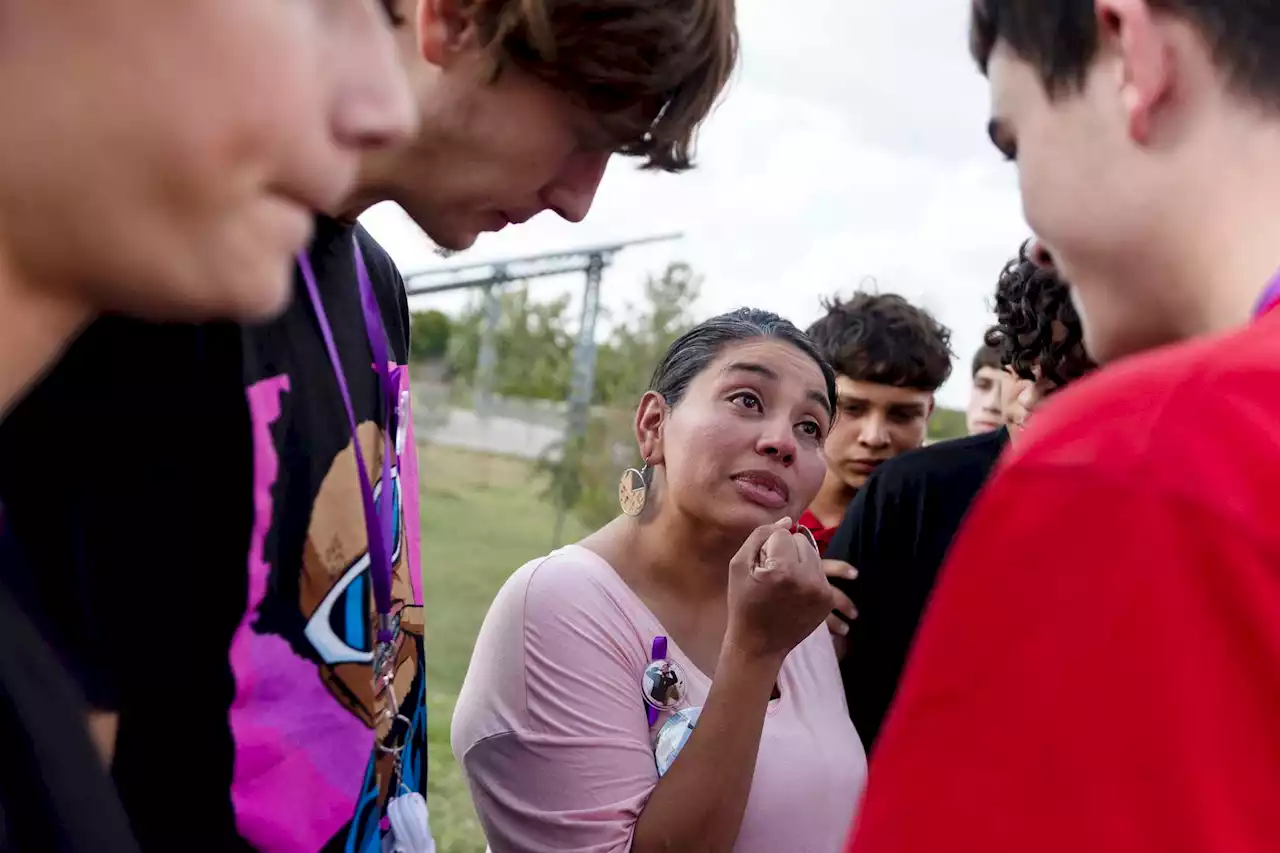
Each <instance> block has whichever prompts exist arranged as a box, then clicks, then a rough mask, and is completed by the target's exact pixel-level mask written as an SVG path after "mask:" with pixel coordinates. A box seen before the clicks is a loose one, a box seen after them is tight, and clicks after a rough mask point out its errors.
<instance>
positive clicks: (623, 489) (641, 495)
mask: <svg viewBox="0 0 1280 853" xmlns="http://www.w3.org/2000/svg"><path fill="white" fill-rule="evenodd" d="M648 470H649V466H648V465H646V466H644V467H643V468H642V469H640V470H639V471H637V470H636V469H635V468H628V469H627V470H625V471H623V472H622V479H621V480H619V481H618V504H619V505H620V506H621V507H622V512H623V513H624V514H626V515H629V516H631V517H632V518H635V517H636V516H637V515H639V514H640V513H642V512H644V504H645V498H646V497H647V495H648V492H649V483H648V481H647V480H646V479H645V476H644V475H645V472H646V471H648Z"/></svg>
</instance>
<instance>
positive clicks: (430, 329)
mask: <svg viewBox="0 0 1280 853" xmlns="http://www.w3.org/2000/svg"><path fill="white" fill-rule="evenodd" d="M452 329H453V324H452V323H450V322H449V318H448V316H447V315H445V314H444V313H443V312H441V311H419V312H416V313H415V314H413V316H412V317H411V318H410V322H409V358H410V359H412V360H413V361H434V360H436V359H439V358H443V357H444V356H445V354H446V353H447V352H448V351H449V334H450V332H451V331H452Z"/></svg>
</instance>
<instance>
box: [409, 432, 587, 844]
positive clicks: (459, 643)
mask: <svg viewBox="0 0 1280 853" xmlns="http://www.w3.org/2000/svg"><path fill="white" fill-rule="evenodd" d="M419 467H420V474H419V479H420V481H421V494H422V565H423V573H424V576H425V583H424V590H423V592H424V597H425V603H426V620H427V628H426V632H427V679H428V680H427V704H428V719H429V724H428V737H429V738H430V753H429V755H430V757H429V759H428V760H429V763H430V768H429V779H430V781H429V783H428V784H429V791H428V799H429V802H430V805H431V829H432V831H433V832H434V834H435V836H436V843H437V845H438V849H439V853H483V851H484V847H485V845H484V838H483V836H482V835H481V833H480V827H479V824H478V823H477V822H476V817H475V812H474V811H473V810H472V808H471V800H470V797H469V795H468V793H467V788H466V783H465V782H464V781H463V779H462V774H461V771H460V770H459V769H458V766H457V765H456V764H455V763H454V760H453V752H452V750H451V749H450V747H449V721H450V718H451V716H452V714H453V705H454V702H455V700H456V699H457V696H458V688H459V686H460V685H461V684H462V678H463V676H464V675H465V674H466V671H467V663H468V662H469V661H470V659H471V647H472V644H473V643H474V642H475V636H476V632H477V631H478V630H479V628H480V622H481V621H482V620H483V619H484V614H485V611H486V610H487V609H488V607H489V602H490V601H492V600H493V596H494V594H495V593H496V592H497V591H498V587H500V586H501V585H502V582H503V581H504V580H506V578H507V576H508V575H510V574H511V573H512V572H513V571H515V570H516V569H517V568H519V567H520V566H521V565H522V564H523V563H525V562H526V561H528V560H530V559H532V558H534V557H536V556H538V555H540V554H544V553H546V552H547V551H548V550H550V548H551V545H552V542H551V535H552V530H553V528H554V525H555V512H554V509H553V508H552V507H551V506H550V504H549V503H548V502H546V501H545V500H543V499H542V498H541V497H540V496H539V492H540V491H541V488H542V483H541V482H539V481H538V480H536V479H535V478H534V474H533V472H532V470H531V468H530V466H529V465H528V464H527V463H525V462H522V461H519V460H515V459H508V458H503V457H497V456H487V455H483V454H476V453H468V452H465V451H459V450H452V449H449V448H444V447H439V446H436V445H430V446H423V447H422V448H421V450H420V455H419ZM581 534H582V530H581V528H580V527H577V526H575V525H574V523H573V522H572V521H571V522H570V523H569V524H567V525H566V537H567V538H568V540H569V541H572V540H573V539H577V538H579V537H580V536H581Z"/></svg>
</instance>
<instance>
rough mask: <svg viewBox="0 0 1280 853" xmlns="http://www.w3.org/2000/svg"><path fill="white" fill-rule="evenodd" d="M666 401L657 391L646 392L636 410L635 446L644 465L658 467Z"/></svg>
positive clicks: (666, 411)
mask: <svg viewBox="0 0 1280 853" xmlns="http://www.w3.org/2000/svg"><path fill="white" fill-rule="evenodd" d="M668 411H669V410H668V408H667V401H666V400H664V399H663V398H662V395H661V394H659V393H658V392H657V391H646V392H645V394H644V396H643V397H641V398H640V405H639V406H638V407H637V408H636V444H637V445H638V446H639V448H640V456H641V458H643V459H644V462H645V464H646V465H649V466H653V465H660V464H662V461H663V456H662V432H663V429H662V428H663V426H664V425H665V424H666V420H667V413H668Z"/></svg>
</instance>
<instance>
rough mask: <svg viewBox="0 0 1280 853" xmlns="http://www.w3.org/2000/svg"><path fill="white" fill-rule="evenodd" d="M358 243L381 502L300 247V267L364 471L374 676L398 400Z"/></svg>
mask: <svg viewBox="0 0 1280 853" xmlns="http://www.w3.org/2000/svg"><path fill="white" fill-rule="evenodd" d="M351 242H352V245H353V246H354V247H355V267H356V280H357V281H358V282H359V286H360V307H361V309H362V311H363V313H364V330H365V335H366V336H367V337H368V339H369V348H370V349H371V350H372V351H373V362H374V364H373V367H374V370H375V371H376V372H377V374H378V383H379V385H380V386H381V390H382V400H381V403H382V410H383V411H382V414H383V419H384V422H385V423H386V429H385V431H384V433H383V438H384V441H383V448H382V495H383V501H382V507H383V509H384V512H382V513H379V512H378V505H377V503H376V502H375V501H374V498H373V484H372V483H371V482H370V481H369V469H368V467H367V466H366V465H365V462H364V451H362V450H361V449H360V439H359V436H358V435H357V433H356V415H355V409H354V408H353V407H352V405H351V390H350V389H349V388H348V387H347V378H346V375H345V373H344V371H343V369H342V361H341V359H339V358H338V346H337V344H335V343H334V341H333V329H332V328H331V327H330V325H329V317H328V315H327V314H325V310H324V303H323V302H322V301H321V299H320V288H319V287H318V286H317V285H316V274H315V271H314V270H313V269H312V268H311V259H310V258H309V257H307V254H306V253H305V252H299V253H298V267H299V269H301V270H302V279H303V281H304V282H306V285H307V295H308V296H309V297H310V298H311V307H312V309H313V310H314V311H315V315H316V322H317V323H319V324H320V334H321V336H323V338H324V345H325V349H327V350H328V351H329V364H330V365H331V366H332V367H333V376H334V378H335V379H336V380H337V381H338V392H339V393H340V394H341V395H342V403H343V405H344V406H345V407H346V410H347V424H348V426H349V427H350V428H351V445H352V447H354V448H355V455H356V468H357V473H358V474H359V476H360V498H361V500H362V501H363V503H364V526H365V532H366V534H367V536H368V539H369V578H370V581H371V583H372V586H373V600H374V604H375V605H376V606H377V609H378V645H379V646H380V647H381V648H380V649H379V654H377V655H375V659H374V667H375V677H376V674H377V673H378V672H380V671H381V669H382V666H381V664H382V663H384V662H389V661H384V660H382V658H383V657H384V654H383V653H384V652H386V651H389V648H388V647H389V644H390V643H391V642H392V641H393V640H394V639H395V626H394V625H393V623H392V619H391V554H390V552H389V544H390V543H391V542H392V541H393V538H394V536H395V523H396V519H395V517H394V516H395V514H394V511H393V507H394V505H395V504H394V501H393V500H392V499H391V494H392V489H394V488H395V487H394V485H393V484H392V482H391V454H392V453H393V452H394V449H393V445H392V434H393V433H394V432H395V430H396V429H397V428H398V426H397V424H394V423H392V414H393V412H394V410H395V405H396V402H395V401H396V397H397V394H396V389H395V388H394V387H392V384H391V371H390V369H389V368H388V364H390V360H389V359H390V356H389V354H388V350H387V330H386V327H385V326H384V325H383V322H382V312H381V310H380V309H379V308H378V299H377V297H376V296H375V295H374V293H373V284H372V283H371V282H370V281H369V270H368V268H366V267H365V263H364V254H363V253H362V252H361V251H360V243H359V241H357V240H356V238H355V237H354V236H353V237H352V238H351Z"/></svg>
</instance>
